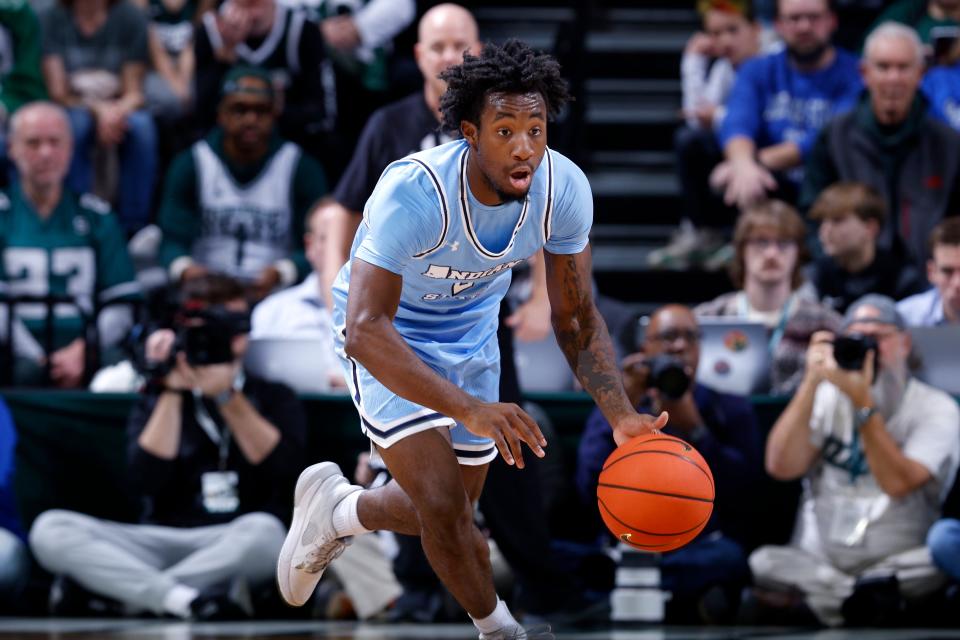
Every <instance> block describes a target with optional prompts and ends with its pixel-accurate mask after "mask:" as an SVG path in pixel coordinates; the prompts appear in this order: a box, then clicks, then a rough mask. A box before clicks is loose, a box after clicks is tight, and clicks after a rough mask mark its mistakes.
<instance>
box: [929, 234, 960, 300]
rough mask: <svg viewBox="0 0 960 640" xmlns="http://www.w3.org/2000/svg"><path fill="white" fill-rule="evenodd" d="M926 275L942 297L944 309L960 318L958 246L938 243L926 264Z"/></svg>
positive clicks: (959, 254) (959, 249) (959, 251)
mask: <svg viewBox="0 0 960 640" xmlns="http://www.w3.org/2000/svg"><path fill="white" fill-rule="evenodd" d="M927 277H928V278H929V280H930V282H932V283H933V286H935V287H936V288H937V289H939V290H940V297H942V298H943V306H944V310H945V311H947V313H948V315H951V314H952V317H954V318H960V246H958V245H952V244H939V245H937V246H935V247H934V248H933V258H932V259H931V260H930V262H929V263H928V264H927Z"/></svg>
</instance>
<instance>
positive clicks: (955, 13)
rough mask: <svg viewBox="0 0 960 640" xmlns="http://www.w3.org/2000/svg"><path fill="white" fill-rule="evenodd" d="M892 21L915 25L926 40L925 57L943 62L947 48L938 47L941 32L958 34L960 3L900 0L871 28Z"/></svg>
mask: <svg viewBox="0 0 960 640" xmlns="http://www.w3.org/2000/svg"><path fill="white" fill-rule="evenodd" d="M888 21H892V22H899V23H901V24H905V25H907V26H908V27H910V28H912V29H914V30H915V31H916V32H917V35H918V36H919V37H920V41H921V42H923V45H924V55H925V57H926V58H927V59H929V60H930V61H931V62H932V63H933V64H940V63H941V62H942V60H940V59H939V55H940V54H942V53H943V52H942V51H938V49H942V47H939V46H938V43H937V40H938V37H937V36H938V35H939V33H942V32H944V31H946V32H947V33H950V34H953V35H954V36H956V35H957V30H958V27H960V3H958V2H957V0H897V2H894V3H892V4H891V5H890V6H889V7H887V8H886V10H885V11H884V12H883V13H881V14H880V16H879V17H878V18H877V20H876V22H874V26H873V27H871V31H872V30H873V29H874V28H876V27H877V26H879V25H881V24H883V23H884V22H888ZM868 33H869V32H868ZM868 37H869V35H868ZM864 49H866V46H864Z"/></svg>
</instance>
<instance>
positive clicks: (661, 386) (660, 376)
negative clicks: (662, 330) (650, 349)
mask: <svg viewBox="0 0 960 640" xmlns="http://www.w3.org/2000/svg"><path fill="white" fill-rule="evenodd" d="M647 367H648V368H649V369H650V373H649V374H648V376H647V386H649V387H652V388H654V389H658V390H659V391H660V393H662V394H663V395H664V396H665V397H667V398H669V399H670V400H678V399H680V398H682V397H683V394H685V393H686V392H687V389H689V388H690V382H691V380H690V376H688V375H687V371H686V368H685V367H684V365H683V361H682V360H680V359H679V358H675V357H674V356H668V355H665V354H661V355H657V356H654V357H652V358H650V359H649V360H647Z"/></svg>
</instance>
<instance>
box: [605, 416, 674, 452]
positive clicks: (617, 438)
mask: <svg viewBox="0 0 960 640" xmlns="http://www.w3.org/2000/svg"><path fill="white" fill-rule="evenodd" d="M669 419H670V416H669V415H668V414H667V412H666V411H661V412H660V415H659V416H657V417H656V418H654V417H653V416H648V415H643V414H640V413H638V414H635V415H632V416H629V417H627V418H624V419H623V420H621V421H619V422H618V423H617V424H616V425H615V426H614V427H613V440H614V442H616V443H617V446H618V447H619V446H620V445H622V444H623V443H624V442H626V441H628V440H631V439H633V438H636V437H637V436H640V435H643V434H645V433H653V432H654V431H659V430H660V429H663V428H664V427H665V426H667V420H669Z"/></svg>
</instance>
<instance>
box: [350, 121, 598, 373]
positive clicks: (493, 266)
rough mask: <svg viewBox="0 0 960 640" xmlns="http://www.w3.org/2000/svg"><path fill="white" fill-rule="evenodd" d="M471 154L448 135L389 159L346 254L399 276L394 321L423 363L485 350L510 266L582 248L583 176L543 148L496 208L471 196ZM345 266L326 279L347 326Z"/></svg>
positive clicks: (585, 223)
mask: <svg viewBox="0 0 960 640" xmlns="http://www.w3.org/2000/svg"><path fill="white" fill-rule="evenodd" d="M469 153H470V147H469V144H468V143H467V142H466V141H465V140H456V141H453V142H449V143H447V144H443V145H440V146H438V147H435V148H433V149H429V150H427V151H422V152H420V153H416V154H413V155H410V156H407V157H406V158H403V159H402V160H398V161H397V162H394V163H393V164H391V165H390V166H389V167H387V169H386V170H385V171H384V172H383V175H382V176H381V177H380V181H379V182H378V183H377V187H376V189H375V190H374V192H373V194H372V195H371V196H370V198H369V200H368V201H367V204H366V207H365V208H364V213H363V222H362V223H361V225H360V228H359V229H358V231H357V235H356V237H355V238H354V241H353V247H352V248H351V251H350V257H351V260H352V259H353V258H354V257H357V258H359V259H360V260H363V261H364V262H368V263H370V264H373V265H375V266H378V267H381V268H383V269H386V270H387V271H390V272H392V273H396V274H398V275H400V276H402V278H403V288H402V292H401V296H400V305H399V308H398V309H397V314H396V317H395V319H394V326H395V327H396V328H397V331H399V333H400V335H402V336H403V337H404V339H405V340H406V341H407V342H408V343H409V344H410V346H411V347H412V348H413V349H414V351H415V352H416V353H417V354H418V355H419V356H420V357H421V358H423V359H424V360H425V361H426V362H428V363H432V364H434V365H437V366H440V367H443V366H446V365H456V364H458V363H461V362H465V361H467V360H469V359H471V358H473V357H482V355H481V354H482V353H489V350H483V347H484V346H485V345H486V344H487V342H488V341H489V340H492V339H495V334H496V329H497V313H498V309H499V306H500V301H501V299H502V298H503V296H504V294H505V293H506V291H507V287H508V286H509V284H510V270H511V269H512V268H513V267H514V266H516V265H518V264H520V263H521V262H523V261H524V260H526V259H527V258H529V257H530V256H532V255H533V254H534V253H536V252H537V251H538V250H539V249H540V248H541V247H543V248H546V250H547V251H549V252H551V253H554V254H574V253H579V252H580V251H582V250H583V249H584V248H585V247H586V245H587V236H588V234H589V232H590V225H591V223H592V220H593V198H592V195H591V193H590V185H589V183H588V182H587V179H586V176H584V175H583V172H582V171H581V170H580V169H579V168H578V167H577V166H576V165H574V164H573V163H572V162H571V161H570V160H569V159H567V158H566V157H564V156H563V155H561V154H559V153H557V152H555V151H550V150H549V149H548V150H547V151H546V153H545V154H544V158H543V161H542V162H541V163H540V166H539V167H538V168H537V170H536V172H535V173H534V176H533V180H532V182H531V185H530V190H529V192H528V194H527V197H526V198H525V199H524V200H523V201H522V202H520V201H513V202H508V203H504V204H500V205H497V206H485V205H483V204H481V203H480V202H479V201H477V199H476V198H474V196H473V194H472V193H471V192H470V188H469V185H468V181H467V175H466V169H467V159H468V156H469ZM349 283H350V262H349V261H348V262H347V264H346V265H345V266H344V267H343V269H341V271H340V273H339V275H338V277H337V281H336V283H335V284H334V302H335V309H334V321H335V323H336V325H337V330H338V331H340V330H342V329H343V327H344V325H345V309H346V298H347V289H348V286H349Z"/></svg>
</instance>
